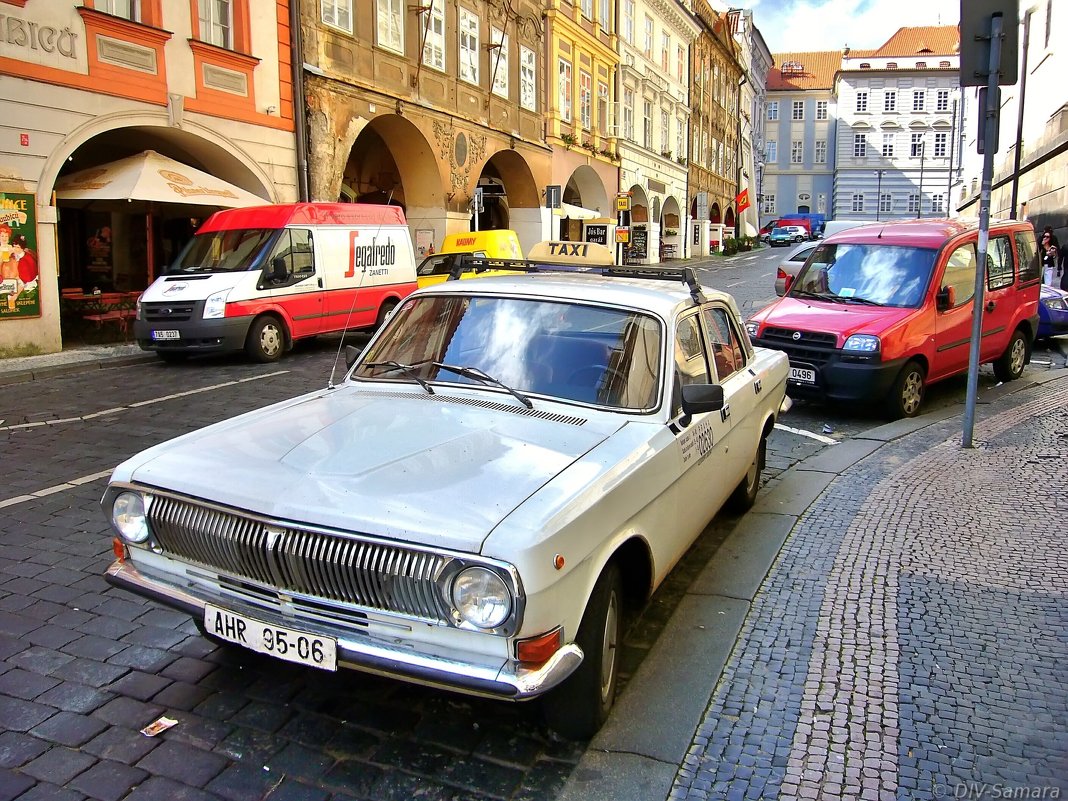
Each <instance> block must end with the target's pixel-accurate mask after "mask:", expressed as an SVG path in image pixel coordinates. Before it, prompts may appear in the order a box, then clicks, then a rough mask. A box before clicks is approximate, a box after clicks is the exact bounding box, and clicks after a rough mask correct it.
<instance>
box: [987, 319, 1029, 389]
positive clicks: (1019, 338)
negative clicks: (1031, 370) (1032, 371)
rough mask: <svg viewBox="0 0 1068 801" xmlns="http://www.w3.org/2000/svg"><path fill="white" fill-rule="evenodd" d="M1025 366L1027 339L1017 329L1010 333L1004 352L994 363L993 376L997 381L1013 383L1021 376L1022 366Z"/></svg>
mask: <svg viewBox="0 0 1068 801" xmlns="http://www.w3.org/2000/svg"><path fill="white" fill-rule="evenodd" d="M1026 364H1027V337H1025V336H1024V333H1023V331H1020V330H1019V329H1017V330H1016V331H1013V332H1012V339H1010V340H1009V344H1008V346H1007V347H1006V348H1005V352H1004V353H1002V354H1001V355H1000V356H999V357H998V358H997V361H995V362H994V375H995V376H997V379H998V381H1015V380H1016V379H1017V378H1019V377H1020V376H1021V375H1023V371H1024V366H1025V365H1026Z"/></svg>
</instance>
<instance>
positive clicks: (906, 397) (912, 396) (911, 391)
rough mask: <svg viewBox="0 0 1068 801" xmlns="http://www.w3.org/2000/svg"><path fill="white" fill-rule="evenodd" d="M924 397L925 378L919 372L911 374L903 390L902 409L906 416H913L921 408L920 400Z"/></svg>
mask: <svg viewBox="0 0 1068 801" xmlns="http://www.w3.org/2000/svg"><path fill="white" fill-rule="evenodd" d="M922 395H923V377H922V376H921V375H920V374H919V373H917V372H915V371H914V372H911V373H909V374H908V377H907V378H906V379H905V386H904V387H902V389H901V408H902V409H904V410H905V414H912V413H913V412H914V411H916V409H918V408H919V406H920V398H921V396H922Z"/></svg>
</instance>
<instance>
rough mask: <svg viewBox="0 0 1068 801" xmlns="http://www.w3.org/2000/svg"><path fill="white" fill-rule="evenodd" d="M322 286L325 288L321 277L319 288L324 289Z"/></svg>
mask: <svg viewBox="0 0 1068 801" xmlns="http://www.w3.org/2000/svg"><path fill="white" fill-rule="evenodd" d="M322 288H323V279H322V278H320V279H319V289H322Z"/></svg>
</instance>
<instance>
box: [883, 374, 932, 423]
mask: <svg viewBox="0 0 1068 801" xmlns="http://www.w3.org/2000/svg"><path fill="white" fill-rule="evenodd" d="M926 386H927V373H926V372H925V371H924V369H923V367H922V366H921V365H920V363H919V362H917V361H910V362H908V363H907V364H906V365H905V366H904V367H903V368H902V369H901V372H900V373H898V376H897V380H896V381H894V387H893V389H891V390H890V396H889V397H888V398H887V399H886V414H887V417H889V418H890V419H891V420H898V419H900V418H902V417H915V416H916V415H917V414H919V411H920V404H922V403H923V393H924V390H925V389H926Z"/></svg>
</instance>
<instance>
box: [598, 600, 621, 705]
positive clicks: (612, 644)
mask: <svg viewBox="0 0 1068 801" xmlns="http://www.w3.org/2000/svg"><path fill="white" fill-rule="evenodd" d="M618 618H619V597H618V596H617V595H616V594H615V593H612V595H611V597H610V598H609V599H608V611H607V612H606V613H605V620H604V642H602V643H601V704H602V705H603V704H606V703H608V695H609V693H610V692H611V691H612V677H613V676H614V675H615V672H616V658H617V656H618V654H619V648H618V645H619V643H617V642H616V636H617V633H618V629H619V624H618Z"/></svg>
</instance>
